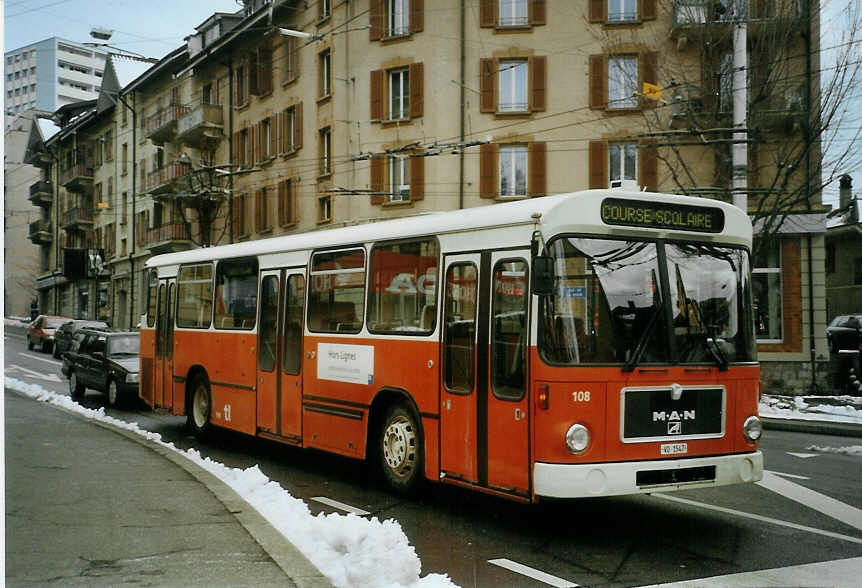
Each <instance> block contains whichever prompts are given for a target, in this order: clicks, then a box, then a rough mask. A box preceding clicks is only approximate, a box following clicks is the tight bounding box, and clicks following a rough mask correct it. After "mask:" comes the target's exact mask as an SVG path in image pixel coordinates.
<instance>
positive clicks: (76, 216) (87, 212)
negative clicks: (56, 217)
mask: <svg viewBox="0 0 862 588" xmlns="http://www.w3.org/2000/svg"><path fill="white" fill-rule="evenodd" d="M92 224H93V207H91V206H76V207H75V208H70V209H69V210H67V211H66V212H64V213H63V226H64V227H66V228H69V229H73V228H86V227H88V226H91V225H92Z"/></svg>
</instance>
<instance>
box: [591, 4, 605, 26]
mask: <svg viewBox="0 0 862 588" xmlns="http://www.w3.org/2000/svg"><path fill="white" fill-rule="evenodd" d="M607 16H608V0H590V22H605V19H606V18H607Z"/></svg>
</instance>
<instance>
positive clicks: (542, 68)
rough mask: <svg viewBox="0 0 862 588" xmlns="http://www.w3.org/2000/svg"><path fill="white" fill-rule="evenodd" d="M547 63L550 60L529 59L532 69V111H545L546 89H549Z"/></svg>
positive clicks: (542, 58) (543, 58) (541, 58)
mask: <svg viewBox="0 0 862 588" xmlns="http://www.w3.org/2000/svg"><path fill="white" fill-rule="evenodd" d="M547 63H548V58H547V57H544V56H541V57H531V58H530V59H529V65H528V67H529V68H530V110H532V111H534V112H535V111H543V110H545V101H546V97H545V88H546V87H547Z"/></svg>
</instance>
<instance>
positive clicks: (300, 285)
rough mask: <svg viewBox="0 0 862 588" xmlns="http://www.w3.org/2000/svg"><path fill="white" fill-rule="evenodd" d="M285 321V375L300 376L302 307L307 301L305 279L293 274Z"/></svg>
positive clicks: (288, 287) (289, 287)
mask: <svg viewBox="0 0 862 588" xmlns="http://www.w3.org/2000/svg"><path fill="white" fill-rule="evenodd" d="M285 296H286V301H285V305H284V307H285V310H284V314H285V317H286V318H285V321H284V373H286V374H290V375H293V376H298V375H299V370H300V367H301V366H302V305H303V302H304V301H305V277H304V276H302V275H300V274H293V275H291V276H290V277H289V278H287V288H286V291H285Z"/></svg>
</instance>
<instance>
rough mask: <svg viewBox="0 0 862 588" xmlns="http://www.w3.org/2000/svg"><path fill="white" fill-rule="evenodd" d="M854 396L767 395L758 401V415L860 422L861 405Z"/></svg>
mask: <svg viewBox="0 0 862 588" xmlns="http://www.w3.org/2000/svg"><path fill="white" fill-rule="evenodd" d="M854 401H856V402H858V399H856V398H855V397H846V396H824V397H812V396H806V397H804V398H803V397H801V396H768V395H764V396H763V398H762V399H761V401H760V406H759V412H760V416H763V417H769V418H778V419H799V420H809V421H830V422H836V423H856V424H862V407H857V406H855V405H854Z"/></svg>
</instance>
